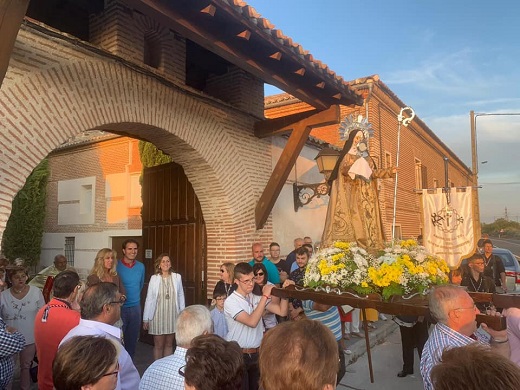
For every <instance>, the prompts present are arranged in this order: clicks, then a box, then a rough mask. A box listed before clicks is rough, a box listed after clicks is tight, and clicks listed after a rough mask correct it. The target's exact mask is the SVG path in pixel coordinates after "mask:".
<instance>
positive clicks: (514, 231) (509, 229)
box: [482, 218, 520, 238]
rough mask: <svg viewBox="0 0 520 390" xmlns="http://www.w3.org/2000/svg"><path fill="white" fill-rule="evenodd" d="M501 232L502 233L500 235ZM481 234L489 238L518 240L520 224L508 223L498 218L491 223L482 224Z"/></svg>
mask: <svg viewBox="0 0 520 390" xmlns="http://www.w3.org/2000/svg"><path fill="white" fill-rule="evenodd" d="M501 231H503V232H502V233H501ZM482 233H487V234H489V235H490V236H493V237H497V236H498V235H499V234H500V236H501V237H509V238H520V223H518V222H515V221H508V220H507V219H505V218H499V219H497V220H496V221H495V222H493V223H483V224H482Z"/></svg>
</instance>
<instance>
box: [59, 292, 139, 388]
mask: <svg viewBox="0 0 520 390" xmlns="http://www.w3.org/2000/svg"><path fill="white" fill-rule="evenodd" d="M124 301H125V299H124V295H121V294H120V293H119V290H118V288H117V286H116V285H115V284H114V283H108V282H101V283H98V284H96V285H94V286H92V287H89V288H88V289H87V291H85V294H83V298H82V299H81V319H80V321H79V324H78V325H77V326H76V327H74V328H72V329H71V330H70V332H69V333H67V335H66V336H65V337H64V338H63V340H62V342H61V343H60V345H62V344H63V343H64V342H65V341H66V340H68V339H70V338H72V337H74V336H89V335H93V336H103V337H106V338H107V339H111V340H115V341H117V343H119V344H120V343H121V329H119V328H116V327H115V326H113V325H114V324H115V323H116V322H117V321H118V320H119V319H120V318H121V305H122V304H123V303H124ZM118 363H119V374H118V376H117V387H116V389H123V390H135V389H138V388H139V373H138V372H137V369H136V368H135V366H134V363H133V362H132V358H131V357H130V355H129V354H128V352H127V351H126V350H125V349H124V348H121V350H120V351H119V357H118Z"/></svg>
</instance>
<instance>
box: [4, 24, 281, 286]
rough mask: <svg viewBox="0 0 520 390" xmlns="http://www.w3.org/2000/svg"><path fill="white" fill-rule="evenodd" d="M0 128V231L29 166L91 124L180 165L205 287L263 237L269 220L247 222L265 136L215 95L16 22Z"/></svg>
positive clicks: (264, 168)
mask: <svg viewBox="0 0 520 390" xmlns="http://www.w3.org/2000/svg"><path fill="white" fill-rule="evenodd" d="M129 55H130V54H129ZM252 88H254V89H255V90H254V91H252V93H256V92H255V91H256V88H257V86H256V85H252ZM258 104H261V103H258ZM0 129H1V131H0V150H1V151H0V153H2V159H1V161H0V180H1V182H2V183H3V185H2V187H1V188H0V233H1V232H3V230H4V228H5V223H6V221H7V218H8V217H9V214H10V212H11V202H12V199H13V197H14V195H15V194H16V192H17V191H18V190H19V189H20V188H21V187H22V186H23V184H24V182H25V180H26V178H27V176H28V175H29V173H30V172H31V170H32V169H33V168H34V167H35V166H36V165H37V164H38V163H39V162H40V161H41V160H42V159H43V158H44V157H45V156H46V155H47V154H49V153H50V152H52V151H53V150H54V149H55V148H56V147H58V146H59V145H60V144H62V143H63V142H64V141H66V140H68V139H69V138H70V137H72V136H74V135H76V134H78V133H80V132H81V131H84V130H88V129H100V130H106V131H111V132H113V133H116V134H125V135H128V136H131V137H138V138H141V139H145V140H149V141H151V142H153V143H154V144H155V145H157V146H158V147H159V148H160V149H162V150H163V151H165V152H166V153H169V154H170V155H171V156H172V157H173V159H174V161H176V162H177V163H179V164H181V165H182V166H183V168H184V171H185V173H186V175H187V176H188V179H189V180H190V182H191V183H192V185H193V188H194V190H195V193H196V194H197V197H198V199H199V201H200V204H201V208H202V211H203V214H204V219H205V222H206V228H207V236H208V242H207V247H208V250H207V257H208V277H209V286H210V288H211V286H212V283H214V282H215V281H216V275H214V272H213V271H214V270H215V271H216V269H217V267H218V264H220V263H221V262H222V261H224V260H233V261H241V260H245V259H248V258H249V257H250V251H251V250H250V245H251V243H252V242H253V241H261V242H264V243H268V242H269V241H270V240H271V239H272V237H271V236H272V226H271V220H270V219H269V220H268V222H267V224H266V226H265V227H264V229H262V230H260V231H257V230H256V229H255V223H254V208H255V205H256V202H257V200H258V198H259V196H260V194H261V191H262V190H263V188H264V186H265V184H266V183H267V181H268V178H269V176H270V174H271V154H270V148H269V142H268V141H266V140H259V139H257V138H256V137H254V135H253V120H252V119H251V117H250V116H249V115H247V114H245V113H242V112H241V111H237V110H236V109H234V108H232V107H230V106H226V105H223V104H222V103H220V102H218V101H217V100H214V99H211V98H208V97H207V96H204V95H202V94H197V93H196V92H193V91H189V93H187V92H186V91H185V90H183V89H182V88H169V87H167V86H166V84H165V83H162V82H160V81H158V80H157V77H151V76H149V75H147V74H144V73H142V72H135V71H134V70H132V69H130V68H129V67H125V66H124V65H122V64H120V63H118V62H115V61H114V60H113V59H107V58H105V57H103V55H102V54H97V53H93V52H92V51H90V50H88V49H87V48H82V47H81V46H78V45H75V44H73V43H68V42H67V41H64V40H62V39H60V38H59V37H58V38H57V37H50V36H48V35H46V34H45V33H43V32H37V31H35V30H33V29H31V28H30V27H27V26H23V27H22V29H21V30H20V32H19V35H18V39H17V42H16V45H15V49H14V51H13V55H12V57H11V62H10V67H9V69H8V72H7V74H6V77H5V79H4V82H3V85H2V89H1V90H0ZM74 159H75V156H70V157H69V159H68V160H65V164H73V163H74ZM215 273H216V272H215Z"/></svg>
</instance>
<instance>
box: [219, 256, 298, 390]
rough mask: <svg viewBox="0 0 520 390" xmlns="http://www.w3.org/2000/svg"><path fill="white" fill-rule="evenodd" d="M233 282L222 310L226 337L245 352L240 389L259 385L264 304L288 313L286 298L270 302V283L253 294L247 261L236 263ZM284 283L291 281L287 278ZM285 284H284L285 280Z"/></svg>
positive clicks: (275, 312)
mask: <svg viewBox="0 0 520 390" xmlns="http://www.w3.org/2000/svg"><path fill="white" fill-rule="evenodd" d="M234 278H235V283H236V285H237V289H236V290H235V291H234V292H233V294H231V295H230V296H229V297H228V298H227V299H226V301H225V303H224V313H225V315H226V321H227V324H228V334H227V337H226V339H227V340H228V341H236V342H237V343H238V345H240V348H242V353H243V354H244V363H245V365H246V374H245V375H244V381H243V383H242V389H243V390H256V389H258V381H259V379H260V371H259V369H258V350H259V347H260V343H261V342H262V337H263V335H264V325H263V322H262V321H261V320H262V314H264V310H265V309H266V308H267V310H269V311H270V312H271V313H274V314H278V315H280V316H286V315H287V309H288V301H287V300H285V299H282V300H281V301H280V303H272V302H271V290H272V289H273V285H272V284H266V285H264V287H263V288H262V296H259V295H254V294H252V291H253V287H254V280H253V267H251V265H249V264H248V263H238V264H237V265H236V266H235V274H234ZM285 283H292V284H294V283H293V282H292V281H286V282H285ZM284 286H285V284H284Z"/></svg>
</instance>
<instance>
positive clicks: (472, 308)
mask: <svg viewBox="0 0 520 390" xmlns="http://www.w3.org/2000/svg"><path fill="white" fill-rule="evenodd" d="M476 309H477V305H475V304H473V306H471V307H459V308H457V309H453V310H476Z"/></svg>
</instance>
